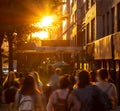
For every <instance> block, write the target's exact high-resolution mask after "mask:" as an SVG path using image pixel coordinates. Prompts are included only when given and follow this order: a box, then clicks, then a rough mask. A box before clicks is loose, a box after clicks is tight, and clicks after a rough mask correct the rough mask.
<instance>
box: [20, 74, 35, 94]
mask: <svg viewBox="0 0 120 111" xmlns="http://www.w3.org/2000/svg"><path fill="white" fill-rule="evenodd" d="M34 92H35V82H34V78H33V77H32V76H27V77H26V78H25V80H24V82H23V86H22V88H21V93H22V94H23V95H33V94H34Z"/></svg>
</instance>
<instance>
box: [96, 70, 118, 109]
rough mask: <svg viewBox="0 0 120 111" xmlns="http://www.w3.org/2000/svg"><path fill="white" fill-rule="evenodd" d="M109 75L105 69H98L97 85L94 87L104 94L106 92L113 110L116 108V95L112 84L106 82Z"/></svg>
mask: <svg viewBox="0 0 120 111" xmlns="http://www.w3.org/2000/svg"><path fill="white" fill-rule="evenodd" d="M108 80H109V74H108V71H107V69H104V68H102V69H99V70H98V71H97V81H98V82H97V83H96V85H97V86H98V87H99V88H100V89H101V90H102V91H104V92H106V93H107V94H108V96H109V98H110V99H111V102H112V105H113V108H115V107H116V106H117V101H118V95H117V89H116V86H115V85H114V84H113V83H110V82H108Z"/></svg>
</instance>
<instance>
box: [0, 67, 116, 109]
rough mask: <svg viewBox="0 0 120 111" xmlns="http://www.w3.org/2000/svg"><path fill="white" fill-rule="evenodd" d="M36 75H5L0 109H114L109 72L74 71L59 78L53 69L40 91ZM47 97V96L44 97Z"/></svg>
mask: <svg viewBox="0 0 120 111" xmlns="http://www.w3.org/2000/svg"><path fill="white" fill-rule="evenodd" d="M39 77H40V75H39V73H38V72H36V71H32V72H29V73H20V74H19V77H18V78H16V75H15V73H14V72H9V74H8V75H7V77H6V78H5V80H4V81H3V83H2V90H1V95H0V100H1V101H0V102H1V104H0V107H4V109H5V111H111V110H114V109H115V108H116V106H117V105H118V93H117V89H116V86H115V84H114V83H113V82H111V81H112V78H111V77H110V75H109V72H108V71H107V70H106V69H104V68H101V69H99V70H97V71H95V72H89V71H87V70H76V71H75V72H74V73H73V74H63V72H62V70H61V69H60V68H56V69H55V72H54V74H53V75H52V76H51V77H50V80H49V82H48V84H47V86H48V87H49V88H50V90H46V89H45V88H44V85H43V82H42V81H41V80H40V78H39ZM48 93H49V94H48Z"/></svg>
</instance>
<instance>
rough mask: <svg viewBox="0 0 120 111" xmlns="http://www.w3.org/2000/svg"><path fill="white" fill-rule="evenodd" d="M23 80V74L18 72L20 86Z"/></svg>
mask: <svg viewBox="0 0 120 111" xmlns="http://www.w3.org/2000/svg"><path fill="white" fill-rule="evenodd" d="M24 79H25V76H24V74H23V73H22V72H20V73H19V82H20V84H23V81H24Z"/></svg>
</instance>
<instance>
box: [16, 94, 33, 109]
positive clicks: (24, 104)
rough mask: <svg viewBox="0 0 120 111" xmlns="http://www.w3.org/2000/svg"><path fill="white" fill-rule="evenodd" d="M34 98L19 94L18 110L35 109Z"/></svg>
mask: <svg viewBox="0 0 120 111" xmlns="http://www.w3.org/2000/svg"><path fill="white" fill-rule="evenodd" d="M34 106H35V105H34V98H33V97H32V96H28V95H22V94H19V108H18V109H19V111H35V107H34Z"/></svg>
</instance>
